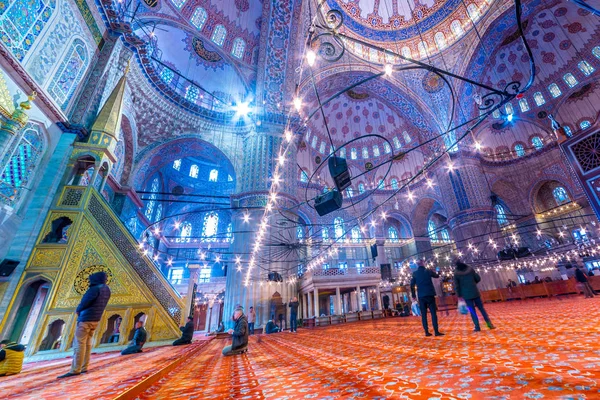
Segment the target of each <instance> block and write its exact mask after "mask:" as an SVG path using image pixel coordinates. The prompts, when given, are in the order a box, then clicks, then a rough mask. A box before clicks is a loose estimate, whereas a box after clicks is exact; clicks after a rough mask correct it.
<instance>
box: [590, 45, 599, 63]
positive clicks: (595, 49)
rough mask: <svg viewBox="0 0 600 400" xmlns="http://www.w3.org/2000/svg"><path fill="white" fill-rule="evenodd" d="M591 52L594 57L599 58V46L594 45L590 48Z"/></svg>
mask: <svg viewBox="0 0 600 400" xmlns="http://www.w3.org/2000/svg"><path fill="white" fill-rule="evenodd" d="M592 54H593V55H594V57H596V58H597V59H599V60H600V46H596V47H594V48H593V49H592Z"/></svg>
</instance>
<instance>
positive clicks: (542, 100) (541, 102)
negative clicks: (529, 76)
mask: <svg viewBox="0 0 600 400" xmlns="http://www.w3.org/2000/svg"><path fill="white" fill-rule="evenodd" d="M533 100H534V101H535V104H537V106H538V107H539V106H542V105H544V104H546V99H545V98H544V95H543V94H542V93H541V92H535V93H534V94H533Z"/></svg>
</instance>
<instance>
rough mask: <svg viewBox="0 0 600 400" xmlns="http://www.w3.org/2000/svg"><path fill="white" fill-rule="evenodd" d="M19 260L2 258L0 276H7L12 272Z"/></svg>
mask: <svg viewBox="0 0 600 400" xmlns="http://www.w3.org/2000/svg"><path fill="white" fill-rule="evenodd" d="M19 262H20V261H17V260H8V259H4V260H2V262H1V263H0V276H9V275H10V274H12V273H13V271H14V270H15V268H17V265H19Z"/></svg>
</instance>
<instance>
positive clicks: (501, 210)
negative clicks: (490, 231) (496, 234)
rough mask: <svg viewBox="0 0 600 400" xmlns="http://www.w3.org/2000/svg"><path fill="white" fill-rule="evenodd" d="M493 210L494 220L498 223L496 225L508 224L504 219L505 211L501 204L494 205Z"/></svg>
mask: <svg viewBox="0 0 600 400" xmlns="http://www.w3.org/2000/svg"><path fill="white" fill-rule="evenodd" d="M494 208H495V209H496V220H497V221H498V224H499V225H506V224H508V219H507V218H506V211H505V210H504V207H502V205H501V204H496V205H495V206H494Z"/></svg>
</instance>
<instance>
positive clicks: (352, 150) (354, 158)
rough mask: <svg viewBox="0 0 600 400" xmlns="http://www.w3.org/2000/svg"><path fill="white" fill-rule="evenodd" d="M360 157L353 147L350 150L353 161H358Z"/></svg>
mask: <svg viewBox="0 0 600 400" xmlns="http://www.w3.org/2000/svg"><path fill="white" fill-rule="evenodd" d="M357 157H358V153H357V152H356V149H355V148H354V147H353V148H351V149H350V158H351V159H353V160H356V158H357Z"/></svg>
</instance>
